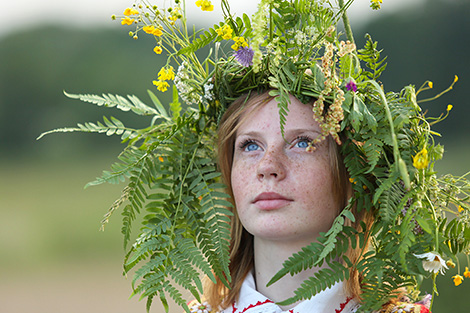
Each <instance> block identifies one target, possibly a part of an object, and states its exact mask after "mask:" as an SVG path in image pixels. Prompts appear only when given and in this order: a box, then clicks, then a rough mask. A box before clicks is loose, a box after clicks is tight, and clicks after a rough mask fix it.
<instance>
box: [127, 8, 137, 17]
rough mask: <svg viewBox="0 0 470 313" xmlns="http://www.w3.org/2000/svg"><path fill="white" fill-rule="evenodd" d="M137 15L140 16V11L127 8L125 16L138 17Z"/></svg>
mask: <svg viewBox="0 0 470 313" xmlns="http://www.w3.org/2000/svg"><path fill="white" fill-rule="evenodd" d="M136 14H139V11H137V10H136V9H131V8H127V9H125V10H124V15H125V16H130V15H136Z"/></svg>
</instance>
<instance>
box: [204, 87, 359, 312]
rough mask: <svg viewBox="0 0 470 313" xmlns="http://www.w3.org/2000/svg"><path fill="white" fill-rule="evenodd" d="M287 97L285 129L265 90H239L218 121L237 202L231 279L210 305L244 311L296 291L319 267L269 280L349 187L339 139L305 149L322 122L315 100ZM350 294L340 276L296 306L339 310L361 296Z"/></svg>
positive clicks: (324, 224)
mask: <svg viewBox="0 0 470 313" xmlns="http://www.w3.org/2000/svg"><path fill="white" fill-rule="evenodd" d="M290 100H291V103H290V105H289V113H288V115H287V122H286V125H285V135H284V136H283V135H282V134H281V129H280V126H279V125H280V122H279V109H278V106H277V102H276V100H275V99H274V98H272V97H269V95H268V93H262V94H261V95H256V96H254V97H251V98H250V99H249V100H248V101H246V102H245V98H244V97H242V98H240V99H239V100H238V101H236V102H235V103H234V104H232V105H231V106H230V108H229V111H227V112H226V114H225V117H224V118H223V119H222V121H221V125H220V128H219V141H220V144H219V160H220V162H219V163H220V167H221V170H222V173H223V177H224V181H225V183H226V184H227V185H228V191H229V193H230V194H231V195H232V196H233V202H234V207H235V210H234V213H235V216H234V217H233V219H232V245H231V247H232V263H231V270H232V275H233V282H232V289H231V290H230V291H228V293H223V294H222V295H220V294H217V292H220V290H218V291H217V292H215V294H213V295H212V297H210V298H209V301H210V302H211V304H212V306H213V307H218V306H219V305H221V304H222V307H228V309H227V310H228V311H232V308H236V310H238V311H240V312H242V311H243V310H245V309H246V308H248V307H253V310H255V311H258V310H261V308H260V307H258V306H260V305H262V306H265V307H271V308H272V309H273V310H275V309H277V306H276V305H275V304H273V302H279V301H282V300H285V299H286V298H289V297H291V296H293V295H294V290H295V289H297V288H298V287H299V286H300V284H301V283H302V281H304V280H305V279H307V278H308V277H310V276H312V275H313V274H314V273H315V272H316V271H317V270H318V268H316V267H314V268H312V269H310V270H307V271H303V272H302V273H300V274H298V275H295V276H293V277H291V276H285V277H284V278H282V279H281V280H280V281H278V282H276V283H275V284H273V285H271V286H269V287H266V284H267V283H268V281H269V280H270V279H271V278H272V277H273V276H274V274H276V273H277V272H278V271H279V270H280V269H281V268H282V263H283V262H284V261H285V260H286V259H287V258H288V257H290V256H291V255H292V254H293V253H295V252H298V251H300V249H301V248H302V247H304V246H307V245H308V244H310V243H311V242H312V241H314V240H315V238H317V237H318V236H319V233H320V232H326V231H328V229H329V228H330V227H331V225H332V222H333V220H334V219H335V217H336V216H337V215H338V214H339V212H340V210H341V209H343V208H344V206H345V205H346V203H347V196H348V193H350V190H349V191H348V180H347V176H346V172H345V169H344V165H343V163H342V160H341V157H340V156H339V154H338V148H337V145H336V143H335V142H334V141H333V140H331V138H328V139H327V140H325V141H322V142H320V143H319V144H318V145H317V146H316V147H315V149H314V151H312V152H309V151H307V147H308V145H309V143H310V142H312V141H313V140H314V139H315V138H317V137H318V136H320V135H321V130H320V128H319V126H318V123H317V122H316V121H315V120H314V119H313V118H312V107H311V105H305V104H303V103H301V102H300V101H299V100H297V99H296V98H295V97H291V99H290ZM351 287H352V286H351ZM212 288H214V289H217V287H216V286H214V287H212ZM222 289H223V288H222ZM350 289H351V288H350ZM353 289H354V288H353ZM351 296H352V293H351V292H348V290H347V289H346V288H343V284H342V283H338V284H337V285H335V286H334V288H332V289H331V290H328V291H325V292H323V293H321V294H319V295H318V296H317V297H315V298H314V299H311V300H309V301H305V303H302V304H298V305H297V306H296V312H297V310H302V312H307V311H308V312H312V309H313V308H314V307H315V310H316V312H335V311H334V310H341V309H342V308H344V306H345V305H346V304H347V303H348V302H349V306H348V308H350V307H353V306H355V304H356V302H355V301H349V300H350V297H351ZM221 300H222V302H221ZM230 306H231V307H232V308H230ZM255 306H256V307H257V308H256V309H254V307H255ZM293 307H294V305H291V306H288V307H281V308H280V309H282V310H289V309H292V308H293ZM277 310H279V309H277ZM228 311H227V312H228ZM255 311H253V312H255ZM258 312H261V311H258ZM273 312H274V311H273ZM338 312H339V311H338Z"/></svg>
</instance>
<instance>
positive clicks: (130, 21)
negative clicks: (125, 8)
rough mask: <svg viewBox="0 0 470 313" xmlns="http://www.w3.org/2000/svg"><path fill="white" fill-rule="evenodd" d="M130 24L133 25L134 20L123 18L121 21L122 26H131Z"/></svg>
mask: <svg viewBox="0 0 470 313" xmlns="http://www.w3.org/2000/svg"><path fill="white" fill-rule="evenodd" d="M132 23H134V20H133V19H131V18H128V17H125V18H123V19H122V21H121V24H122V25H132Z"/></svg>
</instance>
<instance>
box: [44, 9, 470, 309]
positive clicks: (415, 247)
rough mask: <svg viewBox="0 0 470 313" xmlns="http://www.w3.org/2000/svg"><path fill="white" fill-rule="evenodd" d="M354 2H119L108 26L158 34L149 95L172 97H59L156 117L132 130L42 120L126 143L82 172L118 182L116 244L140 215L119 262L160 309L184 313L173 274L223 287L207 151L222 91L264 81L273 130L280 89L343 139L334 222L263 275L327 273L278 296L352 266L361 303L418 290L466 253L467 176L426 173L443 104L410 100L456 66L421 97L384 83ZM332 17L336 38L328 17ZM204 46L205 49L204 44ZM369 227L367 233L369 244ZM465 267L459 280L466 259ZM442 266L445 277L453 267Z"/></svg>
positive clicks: (224, 260) (220, 235) (216, 178)
mask: <svg viewBox="0 0 470 313" xmlns="http://www.w3.org/2000/svg"><path fill="white" fill-rule="evenodd" d="M352 2H353V0H349V1H346V3H345V1H343V0H338V3H337V5H331V3H330V1H324V0H317V1H310V0H308V1H307V0H295V1H286V0H261V2H260V3H259V5H258V10H257V11H256V13H255V14H254V15H253V16H252V17H251V18H250V17H249V16H247V15H246V14H244V15H243V16H241V17H235V16H234V15H233V14H232V13H231V11H230V7H229V3H228V0H222V1H221V5H222V11H223V13H224V19H223V21H222V22H220V23H219V24H216V25H214V26H213V27H212V28H209V29H208V30H199V31H192V32H190V29H189V28H188V27H187V16H186V13H187V12H188V11H190V10H194V9H197V7H199V8H200V9H201V10H202V11H209V12H210V11H212V10H213V4H212V3H211V1H207V0H198V1H196V3H193V2H191V3H186V2H185V1H181V0H175V1H174V2H173V4H172V5H170V6H167V7H159V6H157V5H153V4H150V3H147V1H141V2H140V3H137V4H134V6H133V7H132V8H128V9H126V10H125V11H124V14H123V16H122V18H121V23H122V24H123V25H133V26H135V30H132V31H131V32H130V35H131V36H132V37H133V38H135V39H137V38H138V37H139V36H140V35H143V36H144V35H145V36H153V37H154V38H155V40H156V43H155V47H154V51H155V53H156V54H165V55H166V56H167V63H166V65H165V66H163V67H162V68H161V69H160V71H159V72H158V75H157V79H156V80H155V81H154V82H153V83H154V85H155V86H156V88H157V89H158V90H159V91H161V92H164V91H166V90H167V89H168V88H172V92H173V101H172V102H171V103H169V105H168V106H164V105H163V104H162V103H161V102H160V101H159V100H158V98H157V97H156V96H155V94H154V93H153V92H151V91H149V95H150V100H151V102H152V104H153V106H150V105H147V104H144V103H143V102H142V101H141V100H140V99H139V98H137V97H135V96H128V97H127V98H124V97H121V96H113V95H103V96H94V95H69V94H68V96H69V97H71V98H77V99H80V100H82V101H85V102H91V103H94V104H97V105H100V106H106V107H116V108H118V109H120V110H123V111H132V112H134V113H136V114H139V115H143V116H152V117H153V119H152V122H151V124H150V125H149V126H148V127H146V128H143V129H132V128H128V127H125V126H124V124H123V123H122V122H121V121H119V120H117V119H115V118H110V119H107V118H105V119H104V123H102V122H98V123H86V124H84V125H82V124H79V125H78V127H77V128H62V129H57V130H53V131H51V132H70V131H83V132H98V133H106V135H108V136H110V135H118V136H121V139H122V141H123V143H126V147H125V148H124V150H123V151H122V153H121V154H120V155H119V162H117V163H115V164H114V165H113V166H112V170H111V171H105V172H103V175H102V176H101V177H100V178H98V179H97V180H96V181H94V182H91V183H90V185H96V184H101V183H105V182H108V183H118V182H122V181H124V180H127V182H128V183H127V185H126V187H125V188H124V189H123V191H122V194H121V196H120V197H119V198H118V199H117V200H116V201H115V203H114V204H113V205H112V206H111V208H110V209H109V212H108V213H107V214H106V216H105V219H104V220H103V226H104V225H105V224H106V223H108V221H109V218H110V216H111V215H112V214H113V213H114V212H115V211H116V210H117V209H118V208H120V207H123V211H122V215H123V227H122V232H123V234H124V240H125V244H127V243H128V242H129V241H130V238H131V233H130V231H131V225H132V224H133V222H134V221H135V220H136V219H140V220H141V221H142V225H143V227H142V228H141V231H140V233H139V234H138V236H137V238H136V239H135V242H134V243H133V244H132V246H131V247H130V248H129V252H128V254H127V256H126V258H125V261H124V270H125V272H129V271H130V270H131V269H133V268H135V267H136V266H137V265H140V267H139V268H138V269H137V270H136V272H135V275H134V279H133V282H132V283H133V287H134V293H135V294H139V293H140V294H142V297H147V299H148V302H147V306H148V307H150V305H151V303H152V300H153V299H154V297H158V298H160V299H161V301H162V302H163V304H164V305H165V306H167V297H168V296H170V297H171V298H172V299H173V300H174V301H176V303H178V304H179V305H181V306H182V307H184V309H185V310H186V311H188V312H189V308H188V307H187V305H186V301H185V300H184V299H183V296H182V295H181V293H180V292H179V290H178V289H177V288H176V287H175V286H176V285H179V286H181V287H183V288H184V289H187V290H189V291H190V292H191V293H192V294H193V295H194V297H196V299H199V298H200V294H201V293H202V283H201V273H202V274H203V275H207V276H208V277H209V278H210V279H212V280H213V281H215V277H216V276H217V277H218V278H219V279H221V280H222V281H223V282H225V283H226V284H228V282H229V281H230V279H231V278H230V273H229V264H228V263H229V239H230V229H229V219H230V216H231V215H232V213H231V212H230V210H229V208H230V207H231V204H230V202H229V201H228V195H227V194H226V193H225V192H224V185H223V184H222V183H221V182H220V173H219V172H218V171H217V167H216V164H215V151H214V137H215V133H216V128H217V123H218V120H219V119H220V117H221V115H222V114H223V112H224V111H225V109H226V108H227V107H228V106H229V105H230V104H231V102H232V101H234V100H235V99H237V98H238V97H240V96H242V95H246V94H247V93H248V94H249V93H252V92H256V91H261V90H270V92H269V93H270V95H271V96H273V97H275V98H276V99H277V101H278V103H279V114H280V121H281V125H280V127H281V130H282V131H283V128H284V124H285V117H286V115H287V112H288V108H289V101H290V100H289V94H292V95H294V96H296V97H297V98H298V99H299V100H300V101H302V102H305V103H307V102H310V103H314V105H313V118H315V119H316V120H317V121H318V123H319V124H320V127H321V130H322V135H321V136H320V137H319V138H317V139H316V141H320V140H323V139H324V138H325V137H326V136H331V137H332V138H334V139H335V140H336V141H337V142H338V144H341V149H342V154H343V155H344V156H345V159H344V162H345V165H346V168H347V170H348V173H349V176H350V182H351V185H352V188H353V197H352V199H351V200H350V204H349V205H348V206H347V207H346V208H345V209H344V210H343V211H342V212H341V213H340V214H339V216H338V217H337V218H336V219H335V221H334V223H333V226H332V227H331V229H330V230H329V231H328V232H327V233H324V234H322V235H321V237H320V238H318V240H317V241H316V242H314V243H312V244H311V245H309V246H307V247H305V248H303V249H302V251H300V252H299V253H297V254H295V255H293V256H292V257H291V258H289V259H288V260H287V261H286V262H285V263H284V269H282V270H281V271H280V272H279V273H278V274H277V275H276V276H275V277H274V278H273V280H272V281H271V283H272V282H274V281H276V280H278V279H279V278H281V277H282V276H284V275H286V274H295V273H296V272H299V271H301V270H302V269H304V268H308V267H312V266H315V265H320V264H323V263H326V264H328V265H329V268H330V269H333V271H331V270H329V269H325V270H320V271H319V272H318V274H316V276H315V277H311V278H310V279H308V280H307V281H305V282H304V283H303V284H302V286H301V287H300V288H299V289H298V290H297V291H296V292H295V296H293V297H292V298H290V299H287V300H286V301H284V302H283V303H284V304H288V303H294V302H295V301H298V300H301V299H306V298H309V297H311V296H312V295H313V294H315V293H317V292H319V291H320V290H323V289H325V288H326V287H329V286H332V285H333V284H334V283H335V282H337V281H341V280H344V279H347V278H348V275H349V270H350V269H351V268H356V269H357V270H359V272H361V273H362V275H363V294H362V300H363V306H362V308H361V309H362V310H364V311H373V310H377V309H379V308H380V307H381V306H382V305H383V304H384V303H385V302H387V301H388V300H389V297H390V296H391V295H393V294H394V291H395V290H396V289H397V288H400V287H407V288H409V290H410V295H411V296H416V295H417V294H419V290H418V285H419V283H418V282H419V281H421V280H422V278H423V277H430V278H432V279H433V281H434V282H435V279H436V276H437V275H439V274H444V272H445V269H446V268H447V267H448V266H452V265H453V264H454V262H458V258H457V256H458V255H459V254H461V253H465V254H467V256H468V254H469V252H470V213H469V210H470V205H469V198H470V196H469V192H470V184H469V182H468V180H466V179H465V178H464V177H453V176H450V175H445V176H442V177H439V176H438V175H437V174H436V172H435V170H434V164H435V162H436V161H437V160H439V159H441V158H442V155H443V147H442V146H440V145H439V144H436V143H435V141H434V136H435V135H438V134H437V133H435V132H434V131H433V130H432V129H431V126H432V125H433V124H435V123H437V122H439V121H441V120H443V119H444V118H446V117H447V115H448V114H449V112H450V110H451V109H452V106H450V105H449V106H448V107H447V110H446V111H445V112H444V114H442V115H441V116H439V117H437V118H435V117H428V116H425V114H424V113H423V111H422V109H421V107H420V106H419V103H422V102H425V101H429V100H433V99H435V98H438V96H439V95H440V94H442V93H443V92H446V91H448V90H450V89H452V87H453V85H454V84H455V83H456V82H457V80H458V78H457V76H455V79H454V81H453V82H452V84H451V86H450V87H449V88H448V89H447V90H444V91H443V92H442V93H440V94H438V95H437V96H435V97H431V98H429V99H419V97H418V96H421V94H422V93H424V92H425V91H428V92H429V89H432V87H433V86H432V82H429V81H426V82H425V83H424V84H423V85H422V86H421V87H420V88H419V89H418V90H416V89H415V87H414V86H406V87H404V88H403V89H402V90H401V91H400V92H385V90H384V88H383V86H382V85H381V84H380V83H379V82H378V78H379V76H380V74H381V73H382V71H383V70H384V69H385V67H386V63H385V62H384V61H385V58H382V57H381V50H379V49H378V48H377V43H376V42H374V41H373V40H372V39H371V38H370V36H368V37H367V42H366V44H365V46H364V47H363V48H362V49H356V46H355V43H354V38H353V36H352V32H351V30H350V27H349V22H348V20H347V16H346V10H347V8H348V7H349V6H350V5H351V3H352ZM381 2H382V1H381V0H372V1H371V7H372V8H373V9H378V8H380V3H381ZM209 12H207V14H211V13H209ZM114 18H115V19H116V17H115V16H114ZM341 19H342V20H343V22H344V26H345V33H346V35H342V34H340V33H339V32H338V30H337V28H336V26H337V24H338V23H339V22H340V20H341ZM343 37H346V38H344V39H343ZM206 46H208V47H209V48H210V49H208V50H207V49H206V50H204V49H203V48H204V47H206ZM202 51H206V52H205V53H206V55H205V56H201V53H203V52H202ZM175 68H176V71H175ZM171 82H173V87H170V84H171ZM51 132H47V133H51ZM47 133H45V134H47ZM43 135H44V134H43ZM41 136H42V135H41ZM312 144H313V143H312ZM311 147H312V146H310V149H313V148H311ZM353 205H356V206H357V207H358V208H361V209H364V210H369V211H372V212H373V213H374V215H375V221H374V223H373V225H372V227H371V229H370V230H366V229H365V227H364V229H363V230H362V231H361V230H357V229H355V228H352V227H350V226H347V225H348V224H347V223H346V221H347V220H351V221H353V222H354V220H355V217H354V215H353V214H352V213H351V209H352V207H353ZM369 236H370V237H371V239H372V241H371V242H372V244H371V246H370V248H369V249H368V250H366V249H365V248H366V243H367V242H368V241H369V239H370V238H369ZM357 239H359V240H357ZM356 245H359V246H360V247H361V248H364V249H363V252H362V253H363V255H362V258H360V259H359V260H358V261H356V262H352V261H351V260H349V259H348V258H347V257H345V256H344V255H343V253H344V251H346V249H347V248H348V247H350V246H353V247H354V246H356ZM459 272H460V269H459ZM464 276H466V277H467V278H470V272H469V271H468V269H467V270H466V271H465V273H464ZM453 278H454V281H455V283H456V284H459V283H460V282H461V281H462V279H463V277H462V276H460V275H456V276H454V277H453ZM413 290H415V292H412V291H413ZM416 290H418V291H416ZM434 290H436V286H435V284H434Z"/></svg>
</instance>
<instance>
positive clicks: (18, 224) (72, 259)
mask: <svg viewBox="0 0 470 313" xmlns="http://www.w3.org/2000/svg"><path fill="white" fill-rule="evenodd" d="M110 150H112V149H110ZM446 150H447V151H448V153H447V156H446V162H445V163H442V164H440V165H439V166H438V168H439V169H441V170H445V171H450V172H452V173H454V174H463V172H464V170H463V168H467V169H470V166H469V161H468V160H470V145H468V146H466V147H456V146H454V147H452V146H449V147H446ZM96 155H100V157H97V158H93V157H84V158H74V159H71V158H70V157H65V156H64V157H63V158H62V157H61V156H59V157H56V158H55V159H54V160H53V161H41V160H36V161H31V160H28V159H16V160H13V159H4V160H2V162H1V163H0V172H1V178H0V190H1V196H0V255H1V257H0V268H1V270H0V303H1V307H2V309H1V310H0V311H1V312H8V313H16V312H18V313H24V312H35V313H62V312H64V313H65V312H67V313H74V312H76V313H83V312H87V313H92V312H113V313H120V312H122V313H124V312H145V301H140V302H139V301H138V298H137V297H136V298H132V299H131V300H128V297H129V295H130V293H131V285H130V279H129V278H128V279H126V278H124V277H122V276H121V262H122V259H123V256H124V250H123V247H122V238H121V234H120V226H121V220H120V219H121V217H120V214H119V213H117V214H115V215H114V216H113V217H112V218H111V223H110V224H109V225H108V226H107V228H106V231H105V232H100V231H99V228H100V221H101V219H102V217H103V215H104V214H105V213H106V211H107V208H108V207H109V206H110V205H111V204H112V203H113V201H114V200H115V199H116V198H117V197H118V196H119V193H120V190H121V188H122V187H123V185H117V186H116V185H101V186H97V187H92V188H88V189H86V190H84V188H83V187H84V185H85V184H86V183H87V182H88V181H90V180H93V179H94V178H95V177H96V176H99V175H100V173H101V170H103V169H108V168H109V165H110V164H111V162H113V160H114V156H115V153H114V152H112V151H109V152H107V153H98V154H96ZM465 264H466V262H464V263H463V266H465ZM463 269H464V268H463ZM463 269H462V272H463ZM455 273H456V269H454V270H450V271H449V274H451V275H447V276H446V277H440V278H439V280H440V281H441V284H442V286H441V289H440V292H441V296H440V297H439V298H438V299H437V300H436V302H435V309H434V312H447V311H452V312H453V313H464V312H468V308H467V307H466V305H465V303H466V302H465V301H462V299H464V298H463V297H464V296H465V295H468V294H470V280H466V281H464V283H463V284H462V285H461V286H459V287H454V286H453V283H452V281H451V278H450V277H451V276H452V275H455ZM446 281H447V282H446ZM426 288H427V290H428V291H431V289H430V286H429V285H426ZM450 309H451V310H450ZM152 312H163V311H162V309H161V306H160V305H159V303H157V301H156V302H155V305H154V307H153V309H152ZM171 312H181V310H180V309H177V308H176V309H175V308H174V307H173V308H172V309H171Z"/></svg>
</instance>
